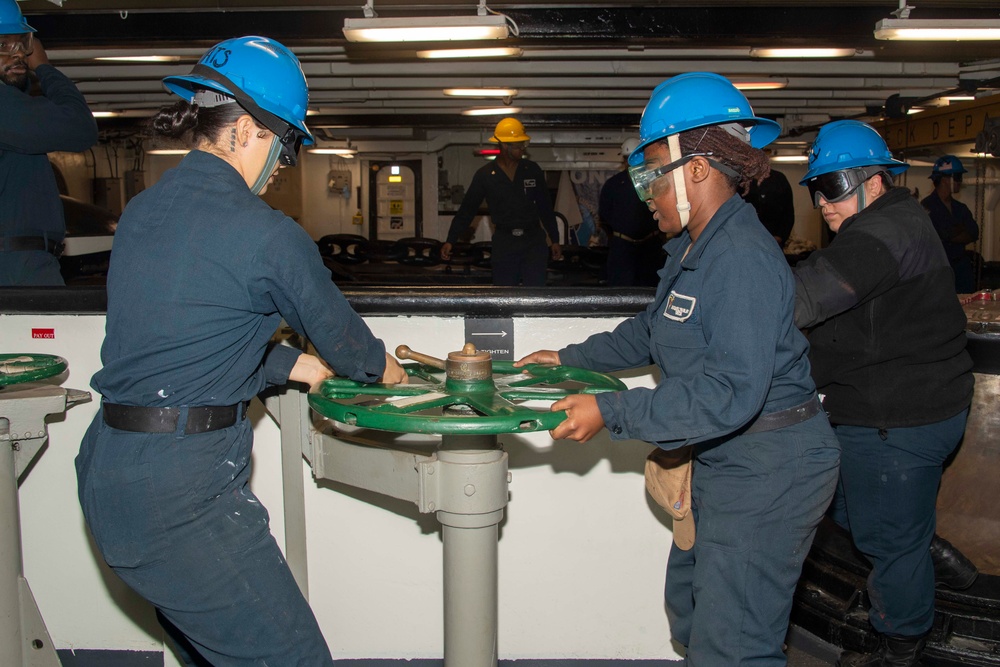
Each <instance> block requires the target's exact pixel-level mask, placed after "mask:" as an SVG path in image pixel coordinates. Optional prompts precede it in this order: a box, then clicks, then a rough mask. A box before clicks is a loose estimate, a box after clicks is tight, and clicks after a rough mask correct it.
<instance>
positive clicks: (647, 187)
mask: <svg viewBox="0 0 1000 667" xmlns="http://www.w3.org/2000/svg"><path fill="white" fill-rule="evenodd" d="M705 155H711V153H691V154H690V155H685V156H684V157H682V158H681V159H679V160H674V161H673V162H671V163H669V164H665V165H662V166H660V167H653V166H651V165H647V164H637V165H636V166H634V167H629V168H628V175H629V178H631V179H632V187H634V188H635V193H636V194H637V195H639V199H640V200H641V201H649V200H650V199H652V198H653V192H652V188H653V183H654V182H656V180H657V179H659V178H660V177H661V176H666V175H667V174H669V173H670V172H672V171H673V170H674V169H677V168H678V167H683V166H684V165H686V164H687V163H688V162H690V161H691V160H692V159H694V158H696V157H698V156H705Z"/></svg>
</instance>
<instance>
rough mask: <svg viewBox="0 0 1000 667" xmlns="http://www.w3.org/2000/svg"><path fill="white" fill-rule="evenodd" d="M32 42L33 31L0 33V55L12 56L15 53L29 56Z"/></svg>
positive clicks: (33, 42)
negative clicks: (14, 33) (11, 33)
mask: <svg viewBox="0 0 1000 667" xmlns="http://www.w3.org/2000/svg"><path fill="white" fill-rule="evenodd" d="M34 44H35V41H34V33H31V32H26V33H24V34H21V35H0V56H12V55H14V54H16V53H23V54H24V55H26V56H30V55H31V53H32V51H34Z"/></svg>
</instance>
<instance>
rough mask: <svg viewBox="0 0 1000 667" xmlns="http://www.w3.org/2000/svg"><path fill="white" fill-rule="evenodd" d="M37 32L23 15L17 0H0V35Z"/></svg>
mask: <svg viewBox="0 0 1000 667" xmlns="http://www.w3.org/2000/svg"><path fill="white" fill-rule="evenodd" d="M26 32H35V29H34V28H32V27H31V26H30V25H28V21H27V19H25V18H24V16H22V15H21V8H20V7H18V5H17V2H15V0H0V35H23V34H24V33H26Z"/></svg>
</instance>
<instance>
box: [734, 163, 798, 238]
mask: <svg viewBox="0 0 1000 667" xmlns="http://www.w3.org/2000/svg"><path fill="white" fill-rule="evenodd" d="M743 199H744V200H746V201H747V202H748V203H749V204H752V205H753V207H754V208H755V209H756V210H757V217H758V218H760V221H761V222H762V223H763V224H764V228H765V229H767V231H768V232H770V233H771V236H773V237H774V240H775V241H777V242H778V247H780V248H782V249H783V248H784V247H785V244H786V243H788V237H789V236H791V234H792V227H793V226H794V225H795V204H794V203H793V202H792V186H791V185H789V183H788V179H787V178H785V175H784V174H783V173H781V172H780V171H777V170H775V169H771V174H770V175H769V176H768V177H767V178H765V179H764V180H763V181H761V182H760V184H757V183H756V182H754V181H751V183H750V189H749V190H748V191H747V193H746V194H745V195H743Z"/></svg>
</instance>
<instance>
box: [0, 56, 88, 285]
mask: <svg viewBox="0 0 1000 667" xmlns="http://www.w3.org/2000/svg"><path fill="white" fill-rule="evenodd" d="M35 74H36V75H37V76H38V82H39V84H40V85H41V87H42V94H41V95H38V96H34V95H29V94H28V93H26V92H23V91H22V90H20V89H18V88H16V87H15V86H10V85H4V84H3V83H0V237H2V238H3V239H5V240H6V239H12V238H16V239H38V240H40V241H41V242H42V243H47V244H48V245H49V246H50V247H51V248H53V249H54V248H55V247H56V246H58V245H59V244H61V243H62V241H63V237H64V236H65V235H66V221H65V218H64V216H63V204H62V201H61V200H60V199H59V188H58V187H57V186H56V178H55V174H54V172H53V170H52V165H51V164H50V163H49V158H48V155H47V153H51V152H54V151H72V152H80V151H85V150H87V149H88V148H90V147H91V146H93V145H94V144H96V143H97V123H96V122H95V121H94V115H93V114H92V113H91V112H90V107H88V106H87V101H86V100H85V99H83V95H81V94H80V91H79V90H77V88H76V86H75V85H74V84H73V82H72V81H70V80H69V78H68V77H67V76H66V75H65V74H63V73H62V72H60V71H59V70H57V69H56V68H55V67H53V66H52V65H39V66H38V69H37V70H35ZM62 284H63V278H62V275H61V274H60V273H59V260H58V259H57V258H56V255H55V254H53V253H52V252H50V251H48V250H43V249H38V250H14V251H9V252H8V251H4V250H3V245H2V244H0V285H62Z"/></svg>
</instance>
